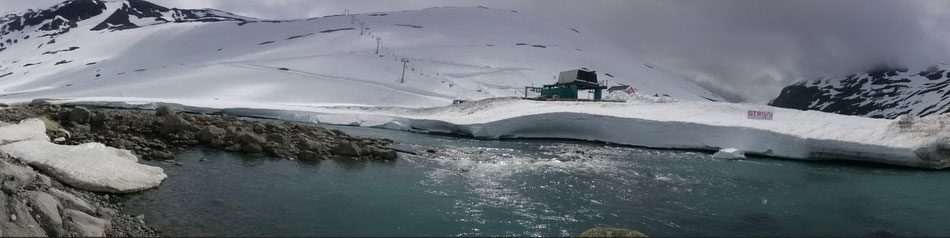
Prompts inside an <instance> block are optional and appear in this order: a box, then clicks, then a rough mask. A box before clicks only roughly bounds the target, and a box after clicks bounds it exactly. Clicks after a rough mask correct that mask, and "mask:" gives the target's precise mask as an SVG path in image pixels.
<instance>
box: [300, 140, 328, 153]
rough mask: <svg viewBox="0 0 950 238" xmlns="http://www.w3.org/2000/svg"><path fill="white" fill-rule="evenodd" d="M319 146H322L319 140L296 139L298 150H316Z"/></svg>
mask: <svg viewBox="0 0 950 238" xmlns="http://www.w3.org/2000/svg"><path fill="white" fill-rule="evenodd" d="M321 148H323V144H320V142H316V141H312V140H308V139H302V140H299V141H297V149H299V150H307V151H317V150H319V149H321Z"/></svg>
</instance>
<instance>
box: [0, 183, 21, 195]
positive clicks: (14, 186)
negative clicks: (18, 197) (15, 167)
mask: <svg viewBox="0 0 950 238" xmlns="http://www.w3.org/2000/svg"><path fill="white" fill-rule="evenodd" d="M19 187H20V185H19V183H17V182H16V181H13V180H7V181H3V183H2V184H0V191H3V192H4V193H7V194H16V191H17V190H18V189H19Z"/></svg>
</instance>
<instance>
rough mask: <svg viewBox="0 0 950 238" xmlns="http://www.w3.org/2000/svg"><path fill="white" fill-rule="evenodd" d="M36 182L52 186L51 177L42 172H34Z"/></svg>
mask: <svg viewBox="0 0 950 238" xmlns="http://www.w3.org/2000/svg"><path fill="white" fill-rule="evenodd" d="M36 182H37V183H39V184H40V185H43V186H46V187H49V186H53V179H52V178H50V177H49V176H46V175H43V174H36Z"/></svg>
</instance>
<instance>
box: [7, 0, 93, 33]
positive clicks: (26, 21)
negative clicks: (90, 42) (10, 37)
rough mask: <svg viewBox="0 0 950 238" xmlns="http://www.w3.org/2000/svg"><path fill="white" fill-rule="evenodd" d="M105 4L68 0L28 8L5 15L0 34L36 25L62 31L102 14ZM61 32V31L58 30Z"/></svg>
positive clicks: (40, 27)
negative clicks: (31, 8) (40, 7)
mask: <svg viewBox="0 0 950 238" xmlns="http://www.w3.org/2000/svg"><path fill="white" fill-rule="evenodd" d="M105 10H106V5H105V3H103V2H102V1H98V0H70V1H66V2H63V3H60V4H57V5H55V6H53V7H50V8H48V9H45V10H38V11H36V10H28V11H24V12H21V13H19V14H12V15H7V16H6V17H4V18H3V20H2V23H3V26H0V35H5V34H7V33H10V32H15V31H22V30H24V29H26V28H29V27H38V28H39V30H41V31H64V30H68V28H71V27H75V26H76V22H79V21H82V20H86V19H89V18H91V17H94V16H97V15H99V14H102V12H103V11H105ZM60 33H62V32H60Z"/></svg>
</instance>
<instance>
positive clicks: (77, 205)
mask: <svg viewBox="0 0 950 238" xmlns="http://www.w3.org/2000/svg"><path fill="white" fill-rule="evenodd" d="M46 192H47V193H49V195H52V196H53V197H56V199H57V200H59V203H60V204H62V205H63V208H68V209H75V210H79V211H82V212H85V213H89V214H94V213H96V208H95V207H94V206H92V205H91V204H89V202H86V200H83V199H82V198H79V197H76V195H73V194H72V193H67V192H65V191H63V190H59V189H56V188H50V189H49V191H46Z"/></svg>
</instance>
